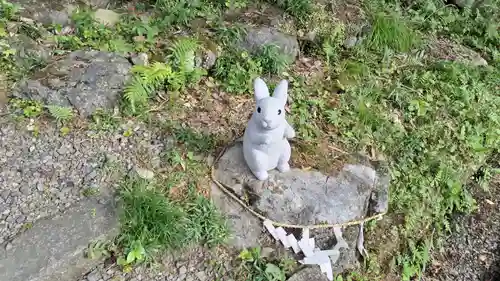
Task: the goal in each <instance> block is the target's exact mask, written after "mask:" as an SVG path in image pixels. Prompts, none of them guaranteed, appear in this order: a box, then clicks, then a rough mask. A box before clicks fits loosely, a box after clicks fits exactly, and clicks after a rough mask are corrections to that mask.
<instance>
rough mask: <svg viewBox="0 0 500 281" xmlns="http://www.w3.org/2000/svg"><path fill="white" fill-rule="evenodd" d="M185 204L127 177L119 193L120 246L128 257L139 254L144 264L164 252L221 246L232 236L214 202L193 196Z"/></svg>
mask: <svg viewBox="0 0 500 281" xmlns="http://www.w3.org/2000/svg"><path fill="white" fill-rule="evenodd" d="M192 196H193V198H192V199H191V200H187V201H185V202H182V201H181V202H179V201H174V200H172V199H169V197H168V196H166V195H165V194H164V193H162V192H160V191H159V189H158V188H157V187H156V186H155V185H153V184H151V183H149V182H147V181H145V180H142V179H139V178H127V179H126V180H124V182H123V184H122V186H121V192H120V203H121V207H120V222H121V231H120V235H119V237H118V238H117V242H118V245H120V246H121V248H122V249H124V252H125V255H126V256H128V255H130V253H133V255H135V254H136V253H138V256H137V259H134V258H130V259H129V258H126V259H125V261H127V260H129V261H130V260H132V261H130V262H126V263H125V264H129V263H132V262H134V261H135V260H137V261H138V262H142V261H144V260H149V259H152V258H154V257H155V256H156V255H157V254H158V253H161V252H162V251H165V250H176V249H181V248H184V247H187V246H190V245H195V244H204V245H207V246H215V245H218V244H221V243H223V242H224V241H225V239H226V238H227V237H228V235H229V230H228V228H227V226H226V223H225V220H224V218H223V217H222V216H221V214H220V213H219V212H218V211H217V210H216V209H215V207H214V206H213V205H212V203H211V201H209V200H208V199H206V198H204V197H201V196H200V195H192Z"/></svg>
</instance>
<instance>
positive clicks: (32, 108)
mask: <svg viewBox="0 0 500 281" xmlns="http://www.w3.org/2000/svg"><path fill="white" fill-rule="evenodd" d="M9 103H10V106H11V108H12V109H13V113H14V114H15V115H17V116H19V117H24V118H36V117H39V116H41V115H42V114H43V105H42V104H41V103H40V102H38V101H35V100H23V99H10V101H9Z"/></svg>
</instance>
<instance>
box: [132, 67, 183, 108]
mask: <svg viewBox="0 0 500 281" xmlns="http://www.w3.org/2000/svg"><path fill="white" fill-rule="evenodd" d="M132 73H133V75H134V76H133V78H132V80H131V81H130V83H129V84H128V85H127V87H125V92H124V97H125V100H126V101H127V102H128V104H129V105H130V108H131V110H132V112H133V113H136V112H137V109H138V108H140V107H142V106H144V105H146V104H147V102H148V99H149V98H150V97H151V95H152V94H153V93H154V92H155V91H156V90H158V89H160V88H161V87H163V86H164V84H165V82H166V81H168V80H172V78H174V77H175V74H174V72H173V70H172V68H171V67H170V66H169V65H167V64H164V63H161V62H155V63H153V64H152V65H150V66H143V65H136V66H134V67H133V68H132Z"/></svg>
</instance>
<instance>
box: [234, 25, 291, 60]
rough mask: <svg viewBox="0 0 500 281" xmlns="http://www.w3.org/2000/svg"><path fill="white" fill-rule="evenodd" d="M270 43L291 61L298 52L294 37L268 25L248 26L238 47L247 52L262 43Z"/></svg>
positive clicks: (252, 50) (258, 47) (254, 50)
mask: <svg viewBox="0 0 500 281" xmlns="http://www.w3.org/2000/svg"><path fill="white" fill-rule="evenodd" d="M270 44H272V45H276V46H278V47H279V48H280V51H281V53H282V54H283V55H286V56H288V57H289V58H290V60H292V61H293V60H295V58H296V57H297V56H298V54H299V50H300V49H299V42H298V41H297V38H296V37H294V36H292V35H288V34H284V33H281V32H279V31H278V30H276V29H273V28H270V27H259V28H254V27H248V28H247V30H246V35H245V36H244V38H243V40H242V41H241V42H240V47H242V48H243V49H246V50H248V51H249V52H256V51H258V50H259V49H260V48H261V47H262V46H263V45H270Z"/></svg>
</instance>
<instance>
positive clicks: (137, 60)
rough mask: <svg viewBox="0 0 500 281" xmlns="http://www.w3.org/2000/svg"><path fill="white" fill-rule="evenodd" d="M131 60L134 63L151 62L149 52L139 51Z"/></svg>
mask: <svg viewBox="0 0 500 281" xmlns="http://www.w3.org/2000/svg"><path fill="white" fill-rule="evenodd" d="M131 60H132V63H133V64H134V65H148V63H149V59H148V54H146V53H139V54H137V55H133V56H132V57H131Z"/></svg>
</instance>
